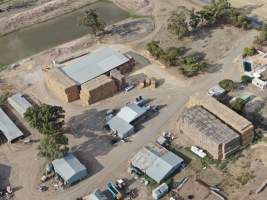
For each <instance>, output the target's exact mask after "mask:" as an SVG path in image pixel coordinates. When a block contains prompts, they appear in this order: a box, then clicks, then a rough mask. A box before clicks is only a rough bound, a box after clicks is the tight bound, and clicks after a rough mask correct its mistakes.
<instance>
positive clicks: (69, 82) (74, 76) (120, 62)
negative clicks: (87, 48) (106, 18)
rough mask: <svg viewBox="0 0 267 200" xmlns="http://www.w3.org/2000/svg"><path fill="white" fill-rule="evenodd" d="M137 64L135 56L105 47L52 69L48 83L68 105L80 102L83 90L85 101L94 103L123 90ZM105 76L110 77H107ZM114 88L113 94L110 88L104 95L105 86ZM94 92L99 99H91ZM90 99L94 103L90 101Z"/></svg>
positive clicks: (49, 71) (48, 76)
mask: <svg viewBox="0 0 267 200" xmlns="http://www.w3.org/2000/svg"><path fill="white" fill-rule="evenodd" d="M134 64H135V61H134V59H133V58H132V57H131V56H129V55H124V54H122V53H120V52H118V51H116V50H114V49H112V48H104V49H101V50H98V51H96V52H94V53H91V54H88V55H85V56H82V57H80V58H77V59H75V60H73V61H70V62H69V63H68V64H67V65H66V66H62V67H58V68H56V69H51V70H48V72H47V75H46V77H47V78H46V79H47V81H46V82H47V86H48V88H49V89H50V90H51V91H53V92H54V93H56V95H57V96H58V97H60V98H61V99H62V100H64V101H66V102H72V101H75V100H77V99H79V98H80V88H82V89H83V91H82V97H83V102H86V104H90V102H93V103H94V102H96V101H99V100H102V99H103V98H107V97H110V96H112V95H113V94H114V92H115V91H120V90H121V89H122V88H123V86H124V85H125V77H124V76H123V74H125V73H127V72H130V71H131V70H132V68H133V66H134ZM104 76H106V77H107V78H103V77H104ZM99 77H101V78H99ZM109 78H110V79H111V80H113V81H114V83H115V86H116V89H113V88H114V86H113V85H114V83H112V82H111V80H109ZM95 79H96V80H95ZM107 80H108V81H109V82H110V83H109V84H107ZM93 84H96V86H93ZM111 85H112V92H109V91H108V90H109V88H107V89H105V90H104V91H105V93H103V87H106V86H107V87H111ZM90 90H93V93H94V95H96V97H94V96H91V94H90V93H92V91H90ZM89 97H90V99H91V100H88V101H87V99H89Z"/></svg>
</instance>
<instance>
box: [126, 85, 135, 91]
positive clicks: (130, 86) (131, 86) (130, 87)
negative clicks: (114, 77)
mask: <svg viewBox="0 0 267 200" xmlns="http://www.w3.org/2000/svg"><path fill="white" fill-rule="evenodd" d="M134 87H135V85H134V84H129V85H128V86H127V87H126V88H125V89H124V92H129V91H131V90H132V89H134Z"/></svg>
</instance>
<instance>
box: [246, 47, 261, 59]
mask: <svg viewBox="0 0 267 200" xmlns="http://www.w3.org/2000/svg"><path fill="white" fill-rule="evenodd" d="M256 54H258V52H257V49H255V47H246V48H245V49H244V51H243V57H247V56H254V55H256Z"/></svg>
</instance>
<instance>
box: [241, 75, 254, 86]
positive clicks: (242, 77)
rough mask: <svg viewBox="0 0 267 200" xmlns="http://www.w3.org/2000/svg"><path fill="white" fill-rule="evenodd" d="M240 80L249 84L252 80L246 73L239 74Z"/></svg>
mask: <svg viewBox="0 0 267 200" xmlns="http://www.w3.org/2000/svg"><path fill="white" fill-rule="evenodd" d="M241 82H242V83H244V84H249V83H251V82H252V78H251V77H249V76H247V75H243V76H241Z"/></svg>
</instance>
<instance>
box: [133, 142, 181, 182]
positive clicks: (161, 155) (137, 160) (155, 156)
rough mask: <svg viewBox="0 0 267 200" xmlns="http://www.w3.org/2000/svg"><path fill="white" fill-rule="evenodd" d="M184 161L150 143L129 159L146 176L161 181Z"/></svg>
mask: <svg viewBox="0 0 267 200" xmlns="http://www.w3.org/2000/svg"><path fill="white" fill-rule="evenodd" d="M183 162H184V160H183V159H182V158H180V157H179V156H177V155H175V154H174V153H172V152H170V151H168V150H167V149H165V148H164V147H162V146H160V145H158V144H152V145H149V146H146V147H144V148H143V149H142V150H140V151H139V152H138V153H137V154H136V155H135V156H134V157H133V159H132V160H131V163H132V165H133V166H134V167H137V168H138V169H140V170H141V171H142V172H144V173H145V174H146V175H147V176H149V177H150V178H152V179H154V180H155V181H156V182H158V183H159V182H161V181H162V180H163V179H165V178H167V177H168V176H169V175H170V173H172V172H173V171H174V170H176V169H178V168H179V167H180V166H181V164H182V163H183Z"/></svg>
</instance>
